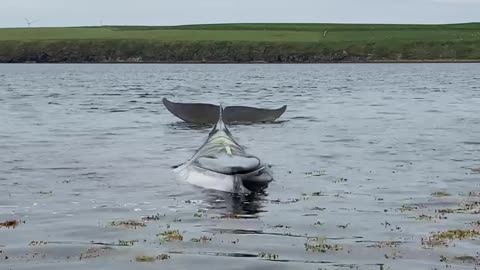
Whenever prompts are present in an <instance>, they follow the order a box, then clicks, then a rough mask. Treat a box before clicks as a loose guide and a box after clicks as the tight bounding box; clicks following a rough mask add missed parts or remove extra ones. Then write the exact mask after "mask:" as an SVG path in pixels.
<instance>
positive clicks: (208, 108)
mask: <svg viewBox="0 0 480 270" xmlns="http://www.w3.org/2000/svg"><path fill="white" fill-rule="evenodd" d="M162 102H163V105H164V106H165V108H167V110H168V111H169V112H171V113H172V114H173V115H175V116H176V117H178V118H180V119H182V120H183V121H185V122H187V123H193V124H215V123H216V122H217V120H218V116H219V115H218V114H219V111H220V110H219V106H218V105H214V104H208V103H180V102H172V101H170V100H168V99H167V98H163V100H162ZM286 110H287V105H284V106H282V107H280V108H277V109H265V108H256V107H248V106H227V107H225V108H223V110H222V113H223V121H224V123H226V124H233V123H249V124H251V123H263V122H273V121H275V120H276V119H278V118H279V117H280V116H282V114H283V113H284V112H285V111H286Z"/></svg>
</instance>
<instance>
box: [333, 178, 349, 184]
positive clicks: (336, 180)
mask: <svg viewBox="0 0 480 270" xmlns="http://www.w3.org/2000/svg"><path fill="white" fill-rule="evenodd" d="M347 181H348V179H347V178H343V177H340V178H337V179H335V180H333V182H334V183H345V182H347Z"/></svg>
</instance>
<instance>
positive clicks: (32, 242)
mask: <svg viewBox="0 0 480 270" xmlns="http://www.w3.org/2000/svg"><path fill="white" fill-rule="evenodd" d="M46 244H48V242H47V241H35V240H34V241H31V242H30V243H29V244H28V245H29V246H41V245H46Z"/></svg>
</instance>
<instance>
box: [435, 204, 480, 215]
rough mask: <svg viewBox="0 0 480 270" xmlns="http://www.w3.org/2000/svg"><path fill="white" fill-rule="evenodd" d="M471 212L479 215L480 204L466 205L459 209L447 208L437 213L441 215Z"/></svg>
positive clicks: (438, 210)
mask: <svg viewBox="0 0 480 270" xmlns="http://www.w3.org/2000/svg"><path fill="white" fill-rule="evenodd" d="M468 211H470V212H471V213H472V214H479V213H480V202H478V201H476V202H471V203H464V204H463V205H462V206H461V207H459V208H445V209H437V210H435V212H437V213H440V214H452V213H465V212H468Z"/></svg>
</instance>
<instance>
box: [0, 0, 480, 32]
mask: <svg viewBox="0 0 480 270" xmlns="http://www.w3.org/2000/svg"><path fill="white" fill-rule="evenodd" d="M25 18H28V19H30V20H31V21H35V20H38V21H37V22H35V23H34V24H33V26H82V25H100V24H104V25H179V24H198V23H231V22H308V23H456V22H474V21H476V22H479V21H480V0H134V1H131V0H0V27H23V26H26V22H25Z"/></svg>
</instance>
